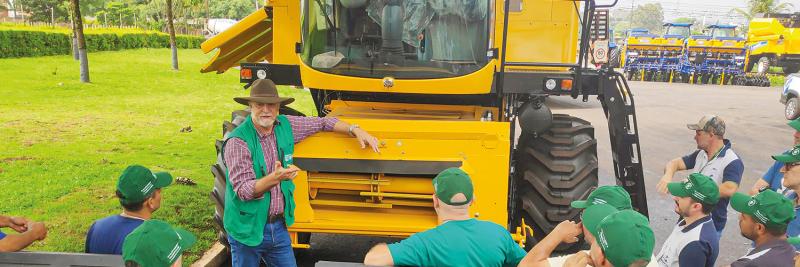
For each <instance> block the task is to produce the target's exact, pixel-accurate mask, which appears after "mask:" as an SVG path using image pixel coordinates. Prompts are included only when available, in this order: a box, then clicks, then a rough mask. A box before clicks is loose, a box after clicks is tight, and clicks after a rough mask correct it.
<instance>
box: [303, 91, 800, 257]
mask: <svg viewBox="0 0 800 267" xmlns="http://www.w3.org/2000/svg"><path fill="white" fill-rule="evenodd" d="M630 85H631V87H632V90H633V92H634V97H635V101H636V111H637V116H638V122H639V131H640V132H639V134H640V141H641V145H642V154H643V155H642V160H643V163H644V173H645V179H646V182H645V184H646V186H647V196H648V205H649V210H650V218H651V223H652V226H653V228H654V230H655V233H656V252H657V251H658V250H659V249H660V247H661V243H662V242H664V239H666V237H667V235H669V233H670V232H671V231H672V228H673V224H674V222H675V220H676V215H675V213H674V212H673V207H674V203H673V201H672V200H671V198H670V197H668V196H663V195H660V194H658V193H657V192H656V191H655V186H656V183H657V182H658V179H660V178H661V175H662V173H663V168H664V164H665V163H666V162H667V161H668V160H670V159H672V158H675V157H678V156H682V155H684V154H687V153H689V152H691V151H693V150H694V149H695V143H694V141H693V136H694V132H692V131H690V130H688V129H686V124H687V123H692V122H696V121H697V120H699V119H700V117H702V115H703V114H705V113H715V114H718V115H720V116H721V117H723V118H724V119H725V120H726V122H727V127H728V129H727V133H726V138H729V139H730V140H731V141H732V142H733V148H734V150H735V151H736V152H737V153H738V154H739V156H740V157H741V158H742V159H743V161H744V164H745V173H744V178H743V180H742V186H741V188H740V191H742V192H744V191H746V190H747V189H748V188H749V187H750V186H751V185H752V184H753V182H754V181H755V179H757V178H758V177H761V175H762V174H763V173H764V172H765V171H766V170H767V168H769V166H770V165H771V164H772V161H771V159H770V158H769V155H772V154H774V153H778V152H780V151H783V150H785V149H786V148H788V147H789V146H790V145H791V143H792V137H791V135H792V131H791V130H790V128H789V127H788V126H786V125H785V123H786V121H785V120H784V119H783V115H782V111H783V108H782V106H781V105H780V104H779V103H778V102H777V100H778V94H779V88H774V87H773V88H760V87H738V86H698V85H686V84H664V83H649V82H632V83H631V84H630ZM548 105H549V106H550V107H551V108H552V109H553V112H554V113H567V114H571V115H574V116H578V117H581V118H584V119H586V120H588V121H590V122H592V124H593V125H594V126H595V128H596V130H595V132H596V135H597V139H598V156H599V160H600V183H601V184H611V183H613V181H614V179H613V175H614V172H613V168H612V165H611V151H610V147H609V141H608V130H607V126H606V120H605V116H604V115H603V111H602V108H601V107H600V104H599V102H597V101H596V100H594V99H590V101H589V102H585V103H584V102H581V101H580V100H573V99H571V98H569V97H557V98H556V97H554V98H550V99H549V100H548ZM687 174H688V173H685V172H684V173H679V174H678V176H681V175H687ZM729 210H730V212H729V213H728V216H729V218H728V224H727V227H726V228H725V231H724V233H723V237H722V240H721V243H722V244H721V249H720V251H721V253H720V256H719V258H718V260H717V264H718V265H721V264H728V263H730V262H732V261H733V260H735V259H736V258H738V257H739V256H741V255H744V254H745V253H746V252H747V249H748V248H749V247H750V245H749V244H750V242H749V241H747V240H746V239H744V238H743V237H741V235H740V234H739V227H738V213H737V212H735V211H733V210H732V209H729ZM393 240H394V239H388V238H386V239H384V238H368V237H349V236H331V235H314V236H313V237H312V240H311V243H312V249H310V250H309V251H305V252H304V253H303V254H301V255H298V261H299V263H300V265H301V266H310V265H313V262H315V261H318V260H328V261H355V262H357V261H361V260H362V259H363V257H364V254H366V251H367V250H368V249H369V248H370V246H371V245H372V244H375V243H376V242H386V241H393Z"/></svg>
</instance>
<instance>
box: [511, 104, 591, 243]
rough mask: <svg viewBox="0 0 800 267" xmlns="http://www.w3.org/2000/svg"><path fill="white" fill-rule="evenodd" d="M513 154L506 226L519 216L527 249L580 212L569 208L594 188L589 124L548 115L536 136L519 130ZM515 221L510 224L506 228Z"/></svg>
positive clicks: (515, 220) (570, 117) (579, 120)
mask: <svg viewBox="0 0 800 267" xmlns="http://www.w3.org/2000/svg"><path fill="white" fill-rule="evenodd" d="M514 153H515V158H516V160H515V162H516V163H515V166H514V168H515V170H516V174H515V184H516V189H515V190H516V195H515V196H516V197H515V200H514V201H515V203H516V208H515V211H514V214H515V216H514V217H513V221H512V224H516V223H519V222H520V221H521V219H525V223H526V224H527V225H529V226H531V227H532V228H533V234H532V236H528V237H527V240H528V242H527V243H526V250H530V249H531V248H532V247H533V246H534V245H535V244H536V243H537V242H539V240H541V239H542V238H544V237H545V236H546V235H547V234H548V233H549V232H550V231H551V230H553V228H554V227H555V226H556V225H557V224H558V223H560V222H562V221H564V220H576V219H578V217H579V214H580V210H578V209H573V208H570V203H571V202H572V201H574V200H581V199H585V198H586V197H587V196H588V195H589V192H590V191H591V190H592V189H593V188H595V187H597V183H598V178H597V177H598V176H597V162H598V161H597V140H596V139H595V137H594V127H592V125H591V124H590V123H589V122H587V121H585V120H582V119H579V118H576V117H572V116H569V115H565V114H554V115H553V124H552V127H551V128H550V129H548V130H547V131H545V132H543V133H540V134H539V135H538V136H534V135H530V134H523V135H522V136H520V140H519V145H518V146H517V149H516V150H515V151H514ZM515 228H516V225H512V228H511V229H512V230H513V229H515ZM584 246H585V244H584V243H583V242H578V243H574V244H562V245H560V246H559V247H558V248H557V251H558V252H559V253H571V252H574V251H577V250H579V249H581V248H583V247H584Z"/></svg>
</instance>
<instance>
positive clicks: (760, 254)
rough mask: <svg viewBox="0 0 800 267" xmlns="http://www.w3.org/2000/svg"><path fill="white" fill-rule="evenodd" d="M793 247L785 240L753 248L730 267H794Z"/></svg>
mask: <svg viewBox="0 0 800 267" xmlns="http://www.w3.org/2000/svg"><path fill="white" fill-rule="evenodd" d="M794 254H795V252H794V247H793V246H792V245H790V244H789V242H786V240H785V239H784V240H781V239H779V240H773V241H770V242H767V243H766V244H763V245H761V246H757V247H755V248H754V249H753V250H751V251H750V253H747V255H745V256H744V257H741V258H739V259H738V260H736V261H734V262H732V263H731V267H762V266H794Z"/></svg>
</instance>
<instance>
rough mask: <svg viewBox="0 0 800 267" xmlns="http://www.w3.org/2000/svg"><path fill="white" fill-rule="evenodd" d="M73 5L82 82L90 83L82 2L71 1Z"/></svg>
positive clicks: (77, 0)
mask: <svg viewBox="0 0 800 267" xmlns="http://www.w3.org/2000/svg"><path fill="white" fill-rule="evenodd" d="M69 2H70V4H72V21H73V23H74V25H75V37H76V38H77V39H78V58H79V60H80V62H81V82H84V83H88V82H90V81H89V58H88V55H86V39H84V38H83V16H81V9H80V0H70V1H69Z"/></svg>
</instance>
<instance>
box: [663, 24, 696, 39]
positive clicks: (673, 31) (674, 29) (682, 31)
mask: <svg viewBox="0 0 800 267" xmlns="http://www.w3.org/2000/svg"><path fill="white" fill-rule="evenodd" d="M690 33H691V32H690V31H689V27H678V26H669V27H668V28H667V33H666V35H680V36H683V37H688V36H689V34H690Z"/></svg>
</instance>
